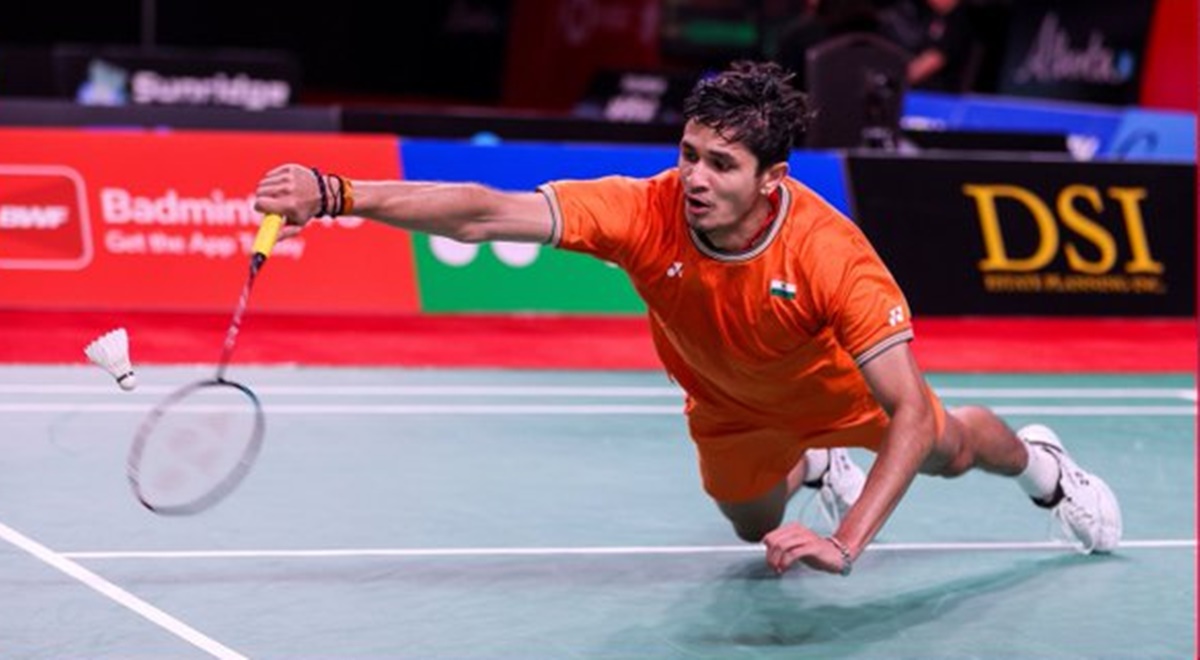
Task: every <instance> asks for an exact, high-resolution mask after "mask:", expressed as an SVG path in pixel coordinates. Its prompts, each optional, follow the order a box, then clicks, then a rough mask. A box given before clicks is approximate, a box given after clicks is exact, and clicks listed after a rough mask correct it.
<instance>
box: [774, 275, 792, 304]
mask: <svg viewBox="0 0 1200 660" xmlns="http://www.w3.org/2000/svg"><path fill="white" fill-rule="evenodd" d="M771 295H773V296H779V297H780V298H783V299H785V300H791V299H792V298H795V297H796V285H795V284H792V283H791V282H784V281H783V280H771Z"/></svg>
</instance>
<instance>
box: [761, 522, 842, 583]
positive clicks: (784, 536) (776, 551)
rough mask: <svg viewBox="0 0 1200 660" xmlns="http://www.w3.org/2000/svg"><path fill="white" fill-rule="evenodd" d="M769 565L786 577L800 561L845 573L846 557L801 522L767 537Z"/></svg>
mask: <svg viewBox="0 0 1200 660" xmlns="http://www.w3.org/2000/svg"><path fill="white" fill-rule="evenodd" d="M763 543H764V544H765V545H766V546H767V565H768V566H770V567H771V568H773V569H774V570H775V572H776V573H778V574H782V573H783V572H784V571H786V570H788V569H789V568H791V567H792V565H793V564H795V563H796V562H797V561H800V562H803V563H804V565H805V566H808V567H809V568H813V569H816V570H818V571H825V572H826V573H841V571H842V553H841V552H840V551H839V550H838V549H837V548H836V547H835V546H834V545H833V544H832V543H830V542H829V540H828V539H826V538H825V537H823V536H821V535H819V534H817V533H816V532H814V531H812V530H811V529H809V528H807V527H805V526H804V525H801V524H800V523H798V522H790V523H787V524H785V525H782V526H780V527H779V528H778V529H776V530H775V531H773V532H771V533H769V534H767V535H766V536H765V537H763Z"/></svg>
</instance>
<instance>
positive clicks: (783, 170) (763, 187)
mask: <svg viewBox="0 0 1200 660" xmlns="http://www.w3.org/2000/svg"><path fill="white" fill-rule="evenodd" d="M787 175H788V164H787V161H786V160H785V161H783V162H781V163H775V164H774V165H771V166H770V167H768V168H767V169H766V170H765V171H763V173H762V175H761V176H760V177H759V179H760V184H759V192H761V193H762V194H764V195H770V194H771V193H773V192H775V191H776V190H777V189H778V188H779V186H781V185H783V180H784V178H786V177H787Z"/></svg>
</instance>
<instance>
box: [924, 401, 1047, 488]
mask: <svg viewBox="0 0 1200 660" xmlns="http://www.w3.org/2000/svg"><path fill="white" fill-rule="evenodd" d="M1025 462H1026V453H1025V446H1024V443H1022V442H1021V440H1020V438H1018V437H1017V434H1016V433H1014V432H1013V430H1012V429H1011V428H1009V427H1008V425H1007V424H1005V423H1004V420H1002V419H1000V418H999V417H998V416H997V415H996V413H994V412H992V411H991V410H989V409H987V408H984V407H982V406H963V407H961V408H955V409H953V410H951V411H949V412H948V414H947V415H946V427H945V429H943V431H942V434H941V436H940V437H938V438H936V439H935V440H934V443H933V451H932V452H931V453H930V455H929V457H928V458H927V459H926V460H925V462H924V464H922V466H921V472H922V474H928V475H934V476H939V477H957V476H959V475H961V474H963V473H964V472H967V471H968V470H971V469H973V468H978V469H980V470H983V471H985V472H991V473H993V474H1000V475H1004V476H1010V477H1011V476H1016V475H1017V474H1020V472H1021V470H1023V469H1024V468H1025Z"/></svg>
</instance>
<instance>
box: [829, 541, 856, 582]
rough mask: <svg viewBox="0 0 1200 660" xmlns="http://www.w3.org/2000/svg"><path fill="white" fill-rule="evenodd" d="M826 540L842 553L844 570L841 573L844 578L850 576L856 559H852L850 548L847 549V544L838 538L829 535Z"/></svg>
mask: <svg viewBox="0 0 1200 660" xmlns="http://www.w3.org/2000/svg"><path fill="white" fill-rule="evenodd" d="M825 539H826V540H827V541H829V542H830V543H831V544H832V545H833V547H835V548H837V551H838V552H840V553H842V570H841V571H840V573H841V574H842V577H845V576H847V575H850V571H851V569H853V568H854V559H852V558H851V557H850V550H849V548H847V547H846V544H845V543H842V541H841V540H840V539H838V537H836V536H833V535H829V536H826V537H825Z"/></svg>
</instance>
